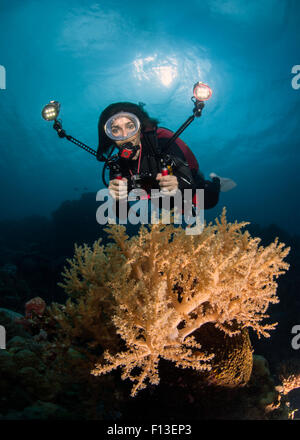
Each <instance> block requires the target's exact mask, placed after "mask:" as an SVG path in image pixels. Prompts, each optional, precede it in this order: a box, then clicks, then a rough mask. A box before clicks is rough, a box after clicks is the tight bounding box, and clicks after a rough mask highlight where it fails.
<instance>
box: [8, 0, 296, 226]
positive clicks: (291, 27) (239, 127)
mask: <svg viewBox="0 0 300 440" xmlns="http://www.w3.org/2000/svg"><path fill="white" fill-rule="evenodd" d="M299 17H300V2H298V1H297V0H263V1H261V0H252V1H251V2H247V1H245V0H206V1H205V0H197V1H196V0H193V1H188V2H178V1H174V0H173V1H170V0H165V1H163V2H162V1H157V0H154V1H151V2H146V3H145V2H140V1H109V2H108V1H105V2H104V1H101V2H97V1H83V0H81V1H80V0H72V1H71V0H59V1H58V0H52V1H51V2H45V1H43V2H38V1H31V0H26V1H21V0H20V1H17V0H11V1H8V0H4V1H2V3H1V7H0V65H1V66H3V67H2V68H1V69H0V76H1V75H2V77H0V84H1V85H2V89H1V90H0V147H1V150H0V151H1V154H0V188H1V190H0V219H1V220H2V219H9V218H14V219H16V218H21V217H24V216H27V215H31V214H41V215H49V214H50V213H51V212H52V211H53V210H55V209H56V208H57V207H58V206H59V204H60V203H61V202H62V201H64V200H66V199H76V198H78V197H79V196H80V193H81V192H84V191H86V190H85V189H84V188H87V191H94V192H95V193H96V191H97V190H99V189H100V188H102V187H103V184H102V181H101V171H102V166H103V165H102V164H101V163H99V162H97V161H96V160H95V158H93V157H92V156H90V155H89V154H87V153H86V152H84V151H82V150H80V149H79V148H77V147H76V146H74V145H73V144H71V143H69V142H67V141H66V140H60V139H59V138H58V136H57V134H56V133H55V131H54V130H53V129H52V126H51V125H52V124H51V123H49V122H46V121H44V120H43V119H42V118H41V109H42V107H43V106H44V105H45V104H46V103H47V102H49V100H50V99H56V100H58V101H60V102H61V113H60V117H61V118H62V120H63V123H64V128H65V129H66V131H67V132H68V133H70V134H72V135H73V136H74V137H77V138H79V139H80V140H82V141H83V142H85V143H87V144H88V145H90V146H91V147H93V148H97V121H98V117H99V114H100V112H101V111H102V110H103V109H104V107H106V106H107V105H108V104H110V103H112V102H116V101H124V100H126V101H132V102H138V101H142V102H144V103H146V104H147V105H146V107H145V109H146V110H147V111H148V113H149V114H150V115H151V116H153V117H156V118H159V120H160V121H161V125H162V126H165V127H168V128H170V129H172V130H176V129H177V128H178V127H179V125H181V123H183V122H184V121H185V119H186V118H187V117H188V116H190V115H191V114H192V108H193V106H192V102H191V101H190V97H191V96H192V88H193V85H194V83H195V82H197V81H203V82H206V83H208V84H209V85H210V86H211V88H212V90H213V95H212V98H211V99H210V101H208V102H207V104H206V106H205V109H204V111H203V116H202V117H201V118H200V119H197V120H196V121H194V122H193V124H192V125H191V126H189V127H188V129H187V130H186V131H185V132H184V133H183V134H182V136H181V138H182V139H183V140H184V141H185V142H186V143H187V144H188V145H189V146H190V148H191V149H192V150H193V152H194V153H195V155H196V157H197V158H198V161H199V164H200V169H201V170H202V172H203V173H204V174H205V176H206V177H207V178H208V175H209V173H210V172H215V173H217V174H219V175H221V176H224V177H231V178H232V179H234V180H235V181H236V183H237V187H236V188H235V189H233V190H232V191H229V192H228V193H222V194H221V198H220V202H219V204H218V205H217V206H216V207H215V208H214V209H213V210H210V211H209V212H207V213H206V217H207V218H208V219H210V218H214V217H215V216H216V215H218V214H219V213H220V212H221V210H222V207H223V206H226V207H227V212H228V217H229V218H230V219H238V220H249V221H251V222H256V223H259V224H261V225H268V224H270V223H276V224H277V225H279V226H280V227H283V228H284V229H286V230H288V231H289V232H291V233H297V232H299V228H298V224H299V223H300V214H299V208H298V203H299V196H298V188H299V186H300V177H299V162H300V160H299V143H300V142H299V141H300V113H299V103H300V88H299V89H298V88H297V84H298V83H297V78H295V76H296V75H295V73H292V68H293V66H297V65H300V33H299ZM299 69H300V67H299ZM4 72H5V73H6V77H5V78H4V76H3V75H4ZM293 78H294V83H293V84H294V87H293V84H292V80H293ZM4 80H5V81H4ZM298 82H299V86H300V79H299V81H298ZM4 83H5V84H4ZM4 86H5V88H4ZM295 86H296V87H295ZM95 212H96V205H95Z"/></svg>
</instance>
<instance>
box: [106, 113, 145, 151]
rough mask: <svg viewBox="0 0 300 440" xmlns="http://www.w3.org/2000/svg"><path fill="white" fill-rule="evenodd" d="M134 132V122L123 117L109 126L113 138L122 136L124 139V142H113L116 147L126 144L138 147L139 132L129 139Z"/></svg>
mask: <svg viewBox="0 0 300 440" xmlns="http://www.w3.org/2000/svg"><path fill="white" fill-rule="evenodd" d="M135 130H136V127H135V124H134V122H133V121H132V120H131V119H129V118H127V117H125V116H122V117H120V118H117V119H116V120H115V121H114V122H113V123H112V124H111V132H112V134H113V135H114V136H116V137H117V136H122V137H126V138H127V139H126V140H119V141H117V140H116V141H115V142H116V144H117V145H118V146H120V145H123V144H125V143H127V142H131V143H132V144H133V145H139V143H140V132H139V131H138V132H137V133H136V134H135V135H134V136H131V137H130V133H134V132H135Z"/></svg>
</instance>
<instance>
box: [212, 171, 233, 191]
mask: <svg viewBox="0 0 300 440" xmlns="http://www.w3.org/2000/svg"><path fill="white" fill-rule="evenodd" d="M209 177H210V178H211V179H213V178H215V177H217V178H218V179H220V191H221V192H227V191H230V190H231V189H233V188H234V187H235V186H236V183H235V182H234V181H233V180H232V179H229V178H228V177H220V176H218V175H217V174H216V173H210V175H209Z"/></svg>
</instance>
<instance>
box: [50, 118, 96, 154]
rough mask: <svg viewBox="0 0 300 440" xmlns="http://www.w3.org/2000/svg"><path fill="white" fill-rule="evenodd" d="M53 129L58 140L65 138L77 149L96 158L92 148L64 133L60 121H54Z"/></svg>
mask: <svg viewBox="0 0 300 440" xmlns="http://www.w3.org/2000/svg"><path fill="white" fill-rule="evenodd" d="M53 128H54V130H56V131H57V134H58V136H59V137H60V138H66V139H67V140H68V141H70V142H73V144H75V145H77V146H78V147H80V148H82V149H83V150H85V151H87V152H88V153H90V154H92V155H93V156H96V157H97V151H96V150H93V148H91V147H88V146H87V145H86V144H84V143H83V142H81V141H79V140H78V139H75V138H74V137H73V136H70V135H69V134H67V133H66V132H65V130H64V129H63V128H62V123H61V121H58V120H57V119H55V121H54V124H53ZM101 159H102V158H100V159H99V160H101ZM104 160H105V159H104ZM104 160H102V161H104Z"/></svg>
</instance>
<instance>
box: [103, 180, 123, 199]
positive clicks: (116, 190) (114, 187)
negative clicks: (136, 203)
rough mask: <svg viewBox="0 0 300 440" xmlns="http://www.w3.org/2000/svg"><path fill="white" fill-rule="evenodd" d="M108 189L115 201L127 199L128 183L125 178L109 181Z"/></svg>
mask: <svg viewBox="0 0 300 440" xmlns="http://www.w3.org/2000/svg"><path fill="white" fill-rule="evenodd" d="M108 189H109V192H110V195H111V196H112V198H113V199H116V200H125V199H127V195H128V183H127V179H126V177H122V180H119V179H112V180H110V181H109V186H108Z"/></svg>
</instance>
